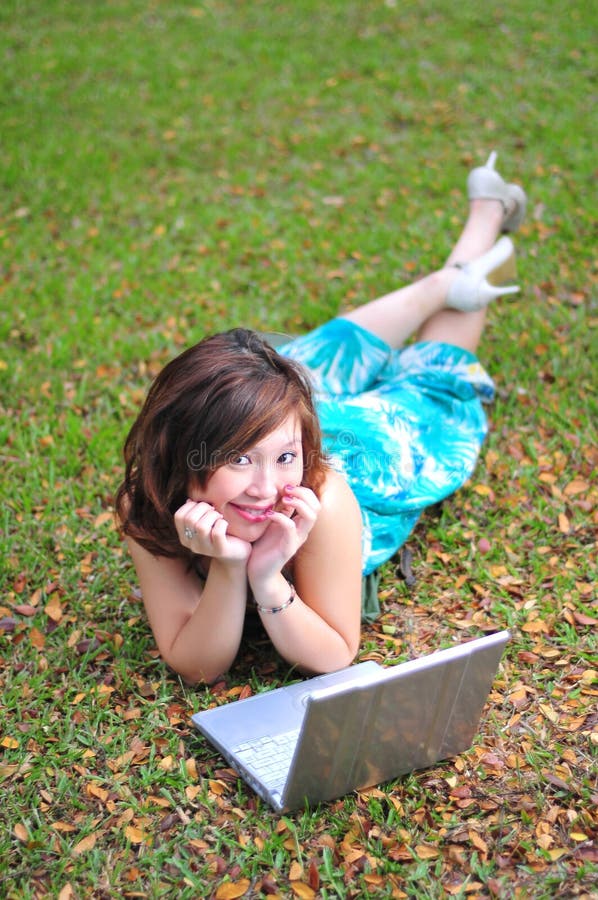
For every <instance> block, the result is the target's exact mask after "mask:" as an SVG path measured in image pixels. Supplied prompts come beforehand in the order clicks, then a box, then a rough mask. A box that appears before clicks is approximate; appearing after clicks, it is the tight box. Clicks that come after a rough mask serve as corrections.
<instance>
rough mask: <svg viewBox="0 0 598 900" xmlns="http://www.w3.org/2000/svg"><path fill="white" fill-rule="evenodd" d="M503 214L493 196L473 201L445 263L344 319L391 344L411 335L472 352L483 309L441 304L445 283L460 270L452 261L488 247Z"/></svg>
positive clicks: (466, 259) (464, 260)
mask: <svg viewBox="0 0 598 900" xmlns="http://www.w3.org/2000/svg"><path fill="white" fill-rule="evenodd" d="M504 215H505V212H504V208H503V205H502V203H500V201H498V200H486V199H481V200H472V201H471V204H470V209H469V216H468V218H467V221H466V223H465V227H464V228H463V231H462V232H461V235H460V236H459V239H458V240H457V243H456V244H455V246H454V247H453V249H452V251H451V253H450V256H449V257H448V259H447V262H446V265H447V268H443V269H439V270H438V271H436V272H433V273H432V274H431V275H427V276H426V277H425V278H422V279H421V280H420V281H416V282H415V283H414V284H410V285H407V286H406V287H403V288H399V289H398V290H396V291H392V292H391V293H390V294H386V295H385V296H383V297H379V298H378V299H377V300H372V301H371V302H370V303H366V304H365V305H364V306H360V307H358V308H357V309H354V310H351V311H350V312H348V313H344V314H343V318H346V319H349V320H350V321H353V322H355V323H356V324H358V325H361V327H362V328H365V329H367V330H368V331H371V332H373V333H374V334H376V335H378V337H381V338H382V339H383V340H384V341H386V343H387V344H390V346H391V347H400V346H402V345H403V344H404V343H405V341H406V340H407V339H408V338H409V337H411V335H413V334H416V335H417V338H418V340H426V341H427V340H434V341H444V342H446V343H449V344H455V345H456V346H458V347H464V348H466V349H467V350H472V351H474V350H475V349H476V347H477V344H478V341H479V339H480V336H481V334H482V330H483V327H484V320H485V315H486V311H485V309H482V310H476V311H475V312H467V313H464V312H460V311H458V310H454V309H445V303H446V298H447V294H448V291H449V288H450V286H451V284H452V282H453V281H454V279H455V278H456V277H458V275H459V269H457V268H451V266H454V264H455V263H467V262H470V261H471V260H473V259H477V257H479V256H481V255H482V254H483V253H485V252H486V251H487V250H489V249H490V248H491V247H492V246H493V245H494V243H495V242H496V239H497V237H498V235H499V234H500V231H501V227H502V223H503V220H504Z"/></svg>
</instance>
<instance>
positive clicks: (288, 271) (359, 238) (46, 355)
mask: <svg viewBox="0 0 598 900" xmlns="http://www.w3.org/2000/svg"><path fill="white" fill-rule="evenodd" d="M592 22H593V9H592V7H591V4H590V3H589V2H585V0H577V2H574V3H572V4H568V5H567V7H566V8H565V7H562V8H561V7H557V6H555V5H554V4H552V5H551V4H548V5H547V4H540V3H536V2H535V0H526V2H523V0H507V2H505V3H503V4H501V5H499V6H496V5H495V6H492V5H491V6H488V5H480V4H478V3H473V2H471V0H463V2H462V3H460V4H457V5H455V4H453V3H450V2H448V0H436V2H434V3H432V2H426V0H420V2H414V0H406V2H402V3H400V4H398V3H395V2H391V0H387V2H374V0H329V2H327V3H325V4H324V3H320V2H315V0H296V2H293V3H290V2H281V3H278V4H272V3H268V2H265V0H253V2H251V3H248V2H238V3H232V2H224V0H205V2H193V3H189V2H182V0H179V2H169V3H166V2H160V0H154V2H151V3H143V2H141V0H112V2H109V3H105V4H94V3H91V2H83V3H80V4H75V5H74V4H71V3H67V2H66V0H46V2H45V3H43V4H41V3H37V2H34V0H22V2H19V0H7V2H5V3H4V4H3V5H2V9H1V10H0V52H1V54H2V68H1V74H0V79H1V88H2V92H1V95H0V96H1V97H2V101H1V105H0V149H1V153H2V169H1V176H0V177H1V178H2V204H1V207H0V245H1V247H2V260H3V263H2V280H1V284H0V329H1V336H2V351H1V355H0V386H1V387H0V389H1V392H2V394H1V397H2V412H3V416H2V419H1V420H0V435H1V439H2V451H1V453H2V476H1V477H2V486H3V487H2V489H3V497H4V503H3V509H2V532H1V538H0V553H1V566H0V571H1V575H0V578H1V583H2V599H1V601H0V603H1V606H2V609H1V611H0V619H2V628H1V629H0V648H1V649H0V653H1V656H0V673H1V674H0V679H1V681H0V683H1V686H2V700H1V705H0V746H1V747H2V751H3V760H2V762H1V763H0V778H2V781H3V784H2V797H3V807H4V809H3V812H4V825H3V827H2V828H1V829H0V872H1V874H2V893H3V896H6V897H7V898H17V897H18V898H19V900H20V898H41V897H54V896H56V897H60V898H61V900H66V898H69V897H88V896H89V897H98V898H107V897H114V898H116V897H123V896H131V897H148V898H153V897H162V896H173V897H174V896H176V897H177V898H178V897H189V898H196V897H212V896H213V897H215V898H225V897H235V896H246V897H250V896H265V895H272V896H275V895H279V896H298V897H312V896H318V897H322V898H333V897H334V898H336V897H339V898H354V897H362V896H370V895H372V896H376V897H416V898H443V897H447V896H451V897H465V896H467V897H490V896H498V897H518V898H527V897H534V898H549V897H553V896H556V895H558V896H566V897H574V896H580V897H583V896H586V897H589V896H590V894H591V892H592V889H593V885H594V878H595V874H596V869H595V855H594V850H593V847H592V839H593V836H594V835H595V824H596V823H595V817H594V807H595V792H596V788H595V784H594V782H593V778H592V771H593V770H592V762H593V761H594V763H595V759H594V757H595V746H596V740H595V732H594V733H593V734H592V720H591V712H592V710H593V704H595V691H594V688H593V674H592V667H593V663H594V660H595V649H596V648H595V642H594V639H593V629H592V625H591V620H592V617H594V618H595V608H593V592H594V586H593V585H594V579H595V573H594V563H593V556H592V553H593V552H595V551H594V532H593V528H594V527H595V524H596V514H595V508H596V507H595V500H596V483H595V474H594V473H595V470H596V465H597V459H596V450H595V448H596V429H595V423H596V403H595V371H596V353H595V338H593V335H592V330H593V327H594V326H595V324H596V307H595V297H596V269H595V262H594V255H595V233H594V232H593V225H594V209H595V205H594V204H595V200H594V198H595V154H594V148H595V146H596V129H595V123H594V121H593V119H592V118H591V116H590V114H589V110H590V108H591V103H592V98H593V93H592V92H593V91H594V92H595V83H594V81H593V79H594V78H595V71H596V51H595V46H596V33H595V29H594V28H593V26H592V24H591V23H592ZM493 147H496V148H497V149H498V150H499V152H500V161H501V162H502V165H503V168H504V170H505V172H507V173H509V175H510V176H511V177H512V178H513V179H514V180H519V181H521V182H523V183H524V184H525V185H526V188H527V189H528V192H529V195H530V200H531V203H530V215H529V217H528V220H527V223H526V224H525V226H524V227H523V229H522V231H521V233H520V235H519V236H518V248H519V271H520V280H521V283H522V285H523V288H524V290H523V293H522V295H521V297H520V298H518V299H517V300H515V301H514V302H504V303H499V304H496V305H495V306H494V307H493V308H492V311H491V314H490V322H489V329H488V332H487V337H486V338H485V341H484V345H483V347H482V348H481V357H482V359H483V360H484V362H485V363H486V364H487V366H488V368H489V369H490V371H491V372H492V373H493V374H494V375H495V377H496V381H497V388H498V397H497V401H496V403H495V406H494V408H493V411H492V422H493V425H492V432H491V435H490V437H489V440H488V443H487V445H486V449H485V453H484V458H483V459H482V460H481V462H480V466H479V468H478V470H477V472H476V474H475V476H474V479H473V480H472V482H471V484H470V485H468V486H467V487H466V488H465V489H464V490H463V491H461V492H460V493H459V494H458V495H457V496H456V497H455V498H452V499H451V500H450V501H449V502H448V503H447V504H445V505H444V507H443V509H442V510H441V511H431V512H430V513H429V514H428V515H426V517H425V518H424V519H423V520H422V522H421V523H420V525H419V526H418V528H417V530H416V532H415V534H414V535H413V537H412V539H411V540H410V541H409V548H410V550H411V551H412V553H413V567H414V571H415V574H416V577H417V583H416V585H415V587H414V588H412V589H408V588H407V586H406V585H405V584H404V582H402V580H401V579H400V578H398V577H397V575H396V572H395V563H389V564H388V565H387V566H386V568H385V572H384V580H383V586H382V593H383V596H384V600H385V614H384V616H383V617H382V619H381V620H380V622H378V623H376V624H375V625H373V626H371V627H368V628H366V629H364V633H363V641H362V653H361V656H362V657H366V656H371V657H374V658H376V659H379V660H382V661H385V662H387V663H392V662H396V661H397V660H399V659H403V658H406V657H408V656H411V655H413V654H416V653H420V652H425V651H429V650H431V649H434V648H435V647H437V646H439V645H440V644H442V643H445V642H451V641H454V640H456V639H460V638H462V637H469V636H473V635H477V634H480V633H483V632H484V631H485V630H488V629H490V628H496V627H503V626H508V627H510V628H512V630H513V635H514V637H513V641H512V643H511V646H510V648H509V651H508V653H507V656H506V659H505V663H504V665H503V667H502V669H501V673H500V676H499V678H498V679H497V682H496V685H495V688H494V690H493V693H492V695H491V698H490V702H489V705H488V708H487V710H486V714H485V717H484V721H483V724H482V727H481V731H480V735H479V737H478V739H477V740H476V743H475V745H474V747H473V748H472V749H471V750H470V751H468V752H467V753H465V754H463V755H462V756H461V757H459V758H458V759H456V760H452V761H449V762H447V763H444V764H442V765H440V766H437V767H434V768H432V769H429V770H426V771H423V772H418V773H414V774H413V775H411V776H409V777H406V778H402V779H400V780H398V781H397V782H395V783H391V784H388V785H382V786H380V787H379V788H376V789H374V790H372V791H368V792H360V793H359V794H354V795H352V796H349V797H346V798H341V799H340V800H339V801H338V802H334V803H330V804H324V805H322V806H321V807H319V808H316V809H306V810H303V811H300V812H299V813H297V814H295V815H292V816H284V817H282V818H279V817H276V816H274V815H273V814H272V813H271V812H270V811H269V810H268V809H267V808H266V807H265V806H264V804H262V803H261V802H260V801H258V800H257V799H256V798H255V797H254V796H253V795H252V794H251V792H250V791H249V790H248V789H247V788H245V787H244V786H243V785H242V784H241V783H240V782H239V780H238V778H237V777H236V775H235V774H234V773H233V772H231V771H230V770H228V769H225V768H224V766H223V763H222V761H221V760H220V759H219V757H218V756H217V755H216V754H215V753H214V752H213V751H211V750H210V749H209V748H208V747H206V746H205V744H203V743H202V742H201V741H200V740H199V739H198V738H197V737H196V736H195V735H194V734H193V733H192V729H191V728H190V726H189V716H190V714H191V713H192V712H193V711H195V710H197V709H199V708H203V707H204V706H207V705H208V704H210V703H211V702H214V701H215V700H217V701H218V702H223V701H225V700H232V699H234V698H235V697H237V696H238V694H239V692H240V691H241V690H242V689H245V690H246V691H247V690H249V691H257V690H260V689H263V687H264V686H274V685H277V684H279V683H281V681H284V680H285V679H287V678H288V677H289V673H288V671H287V670H286V668H285V667H284V666H283V665H282V663H281V662H280V661H279V660H278V659H277V658H276V657H275V655H274V654H273V653H272V652H271V650H270V649H269V648H268V647H267V645H265V644H264V643H263V642H262V640H261V638H260V635H259V634H257V635H254V636H253V637H252V638H251V639H250V640H249V641H248V643H247V645H246V648H245V650H244V651H243V654H242V655H241V657H240V658H239V660H238V664H237V666H236V667H235V669H234V670H233V671H232V672H231V674H230V678H229V679H228V680H227V681H226V682H225V683H223V684H221V685H219V686H216V687H215V688H214V689H213V690H212V691H210V690H208V689H197V690H190V689H188V688H186V687H185V686H183V685H182V684H181V683H180V682H179V681H178V679H177V678H175V677H174V676H173V675H172V674H171V673H170V672H168V671H167V670H166V669H165V668H164V666H163V665H162V663H161V661H160V659H159V658H158V657H157V655H156V652H155V650H154V647H153V642H152V639H151V636H150V634H149V632H148V628H147V625H146V623H145V621H144V619H143V615H142V609H141V607H140V604H139V602H138V599H137V598H136V595H135V577H134V573H133V571H132V568H131V565H130V563H129V561H128V559H127V557H126V555H125V554H124V553H123V552H122V548H121V546H120V543H119V541H118V539H117V537H116V535H115V534H114V530H113V527H112V523H111V508H112V496H113V492H114V489H115V486H116V485H117V483H118V479H119V477H120V473H121V458H120V448H121V446H122V442H123V439H124V436H125V434H126V432H127V429H128V427H129V426H130V424H131V422H132V419H133V417H134V415H135V412H136V410H137V409H138V407H139V403H140V401H141V399H142V397H143V395H144V392H145V390H146V389H147V386H148V384H149V380H150V379H151V377H152V375H153V374H155V372H156V371H157V370H158V369H159V368H160V366H161V365H162V364H163V363H164V362H165V361H166V360H168V359H169V358H170V357H171V356H172V355H174V354H175V353H177V352H178V351H179V350H180V349H182V348H183V347H185V346H187V345H188V344H189V343H191V342H193V341H195V340H197V339H198V338H199V337H200V336H201V335H203V334H204V333H207V332H211V331H214V330H218V329H223V328H226V327H229V326H231V325H234V324H239V323H241V324H245V325H249V326H253V327H258V328H266V329H268V330H283V331H291V332H296V331H297V332H298V331H301V330H304V329H305V328H308V327H311V326H314V325H317V324H319V323H321V322H322V321H324V320H325V319H326V318H328V317H330V316H331V315H334V314H335V313H336V312H337V311H338V309H339V308H340V307H343V306H347V305H352V304H358V303H361V302H363V301H365V300H366V299H369V298H372V297H373V296H376V295H378V294H380V293H382V292H384V291H386V290H388V289H390V288H391V287H392V286H394V285H396V284H397V283H400V282H404V281H405V280H408V279H410V278H413V277H416V276H417V275H419V274H422V273H423V272H425V271H426V270H427V269H429V268H430V267H431V266H435V265H439V264H441V262H442V259H443V257H444V255H445V254H446V252H447V250H448V248H449V245H450V241H451V239H452V237H454V236H455V234H456V232H457V229H458V226H459V222H460V220H461V218H462V215H463V212H464V200H463V184H464V180H465V177H466V173H467V171H468V170H469V168H470V167H471V166H472V165H475V164H479V163H480V162H481V161H483V159H484V157H485V154H487V153H488V152H489V150H490V149H492V148H493ZM481 538H484V540H485V541H486V542H487V543H486V545H485V546H484V551H485V552H482V550H481V547H482V545H481V544H480V540H481ZM594 771H595V769H594Z"/></svg>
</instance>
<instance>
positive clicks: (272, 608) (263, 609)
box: [255, 584, 295, 613]
mask: <svg viewBox="0 0 598 900" xmlns="http://www.w3.org/2000/svg"><path fill="white" fill-rule="evenodd" d="M289 587H290V589H291V596H290V597H289V599H288V600H287V601H286V603H283V604H282V605H281V606H260V604H259V603H256V604H255V605H256V608H257V611H258V612H261V613H279V612H282V611H283V609H286V608H287V606H290V605H291V603H292V602H293V600H294V599H295V586H294V585H293V584H289Z"/></svg>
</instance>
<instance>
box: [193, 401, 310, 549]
mask: <svg viewBox="0 0 598 900" xmlns="http://www.w3.org/2000/svg"><path fill="white" fill-rule="evenodd" d="M302 478H303V448H302V444H301V424H300V422H299V420H298V418H297V417H296V416H294V415H291V416H289V417H288V418H287V419H285V421H284V422H283V423H282V425H280V426H279V427H278V428H276V429H275V430H274V431H272V432H271V433H270V434H269V435H267V436H266V437H265V438H264V439H263V440H262V441H260V442H259V443H258V444H255V446H254V447H252V448H251V449H250V450H248V451H247V452H246V453H244V454H242V455H239V456H238V457H236V458H233V459H232V460H231V462H229V463H226V464H225V465H223V466H220V468H219V469H216V471H215V472H214V473H213V475H211V476H210V478H209V480H208V483H207V484H206V486H205V487H203V488H202V487H193V488H191V490H190V493H189V497H190V499H191V500H194V501H195V502H198V501H200V500H204V501H206V502H207V503H211V504H212V506H213V507H214V508H215V509H217V510H218V512H219V513H221V514H222V516H223V517H224V518H225V519H226V521H227V522H228V526H229V527H228V534H230V535H232V536H234V537H238V538H241V539H242V540H245V541H249V542H250V543H252V542H253V541H256V540H257V539H258V538H259V537H261V535H262V534H263V533H264V531H265V530H266V528H267V527H268V523H269V515H268V513H269V512H270V511H273V510H277V511H279V512H280V511H282V502H281V499H282V496H283V494H284V491H285V485H292V486H293V487H296V486H297V485H299V484H301V480H302Z"/></svg>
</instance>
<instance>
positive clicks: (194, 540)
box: [174, 500, 251, 563]
mask: <svg viewBox="0 0 598 900" xmlns="http://www.w3.org/2000/svg"><path fill="white" fill-rule="evenodd" d="M174 524H175V527H176V530H177V534H178V536H179V540H180V542H181V544H182V545H183V547H187V548H188V549H189V550H192V551H193V553H198V554H200V555H201V556H208V557H211V558H212V559H219V560H221V561H222V562H231V563H236V562H246V561H247V559H248V558H249V554H250V553H251V544H249V543H248V542H247V541H243V540H241V538H237V537H233V536H231V535H229V534H227V533H226V530H227V528H228V523H227V521H226V519H225V518H224V517H223V516H222V515H221V514H220V513H219V512H218V510H216V509H214V507H213V506H212V505H211V504H210V503H205V502H204V501H203V500H201V501H200V502H199V503H196V502H195V501H194V500H187V502H186V503H184V504H183V506H181V508H180V509H178V510H177V511H176V512H175V514H174Z"/></svg>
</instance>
